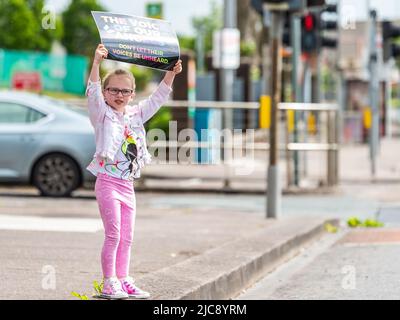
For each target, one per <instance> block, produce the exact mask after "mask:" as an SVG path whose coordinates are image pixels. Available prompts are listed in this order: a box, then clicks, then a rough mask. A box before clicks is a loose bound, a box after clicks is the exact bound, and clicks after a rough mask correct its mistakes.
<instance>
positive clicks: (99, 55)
mask: <svg viewBox="0 0 400 320" xmlns="http://www.w3.org/2000/svg"><path fill="white" fill-rule="evenodd" d="M107 55H108V50H107V49H106V47H105V46H104V45H103V44H102V43H100V44H99V45H98V46H97V48H96V52H95V54H94V59H93V65H92V70H91V71H90V76H89V79H90V81H92V82H97V81H100V64H101V62H102V61H103V60H104V58H107Z"/></svg>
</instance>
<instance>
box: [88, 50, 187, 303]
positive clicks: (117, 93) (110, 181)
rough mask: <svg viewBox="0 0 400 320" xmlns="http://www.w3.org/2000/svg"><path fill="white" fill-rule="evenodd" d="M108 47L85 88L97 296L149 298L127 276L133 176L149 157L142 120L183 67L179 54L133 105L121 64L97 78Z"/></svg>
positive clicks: (99, 53)
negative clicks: (98, 231)
mask: <svg viewBox="0 0 400 320" xmlns="http://www.w3.org/2000/svg"><path fill="white" fill-rule="evenodd" d="M107 55H108V51H107V49H106V48H105V46H104V45H103V44H99V45H98V47H97V49H96V52H95V57H94V61H93V66H92V70H91V72H90V77H89V81H88V86H87V89H86V95H87V96H88V109H89V118H90V121H91V123H92V125H93V127H94V129H95V136H96V153H95V155H94V157H93V160H92V162H91V163H90V164H89V166H88V167H87V169H88V170H89V171H90V172H92V173H93V174H94V175H95V176H96V177H97V179H96V184H95V193H96V200H97V202H98V205H99V211H100V215H101V218H102V220H103V225H104V231H105V240H104V244H103V248H102V252H101V265H102V270H103V277H104V284H103V290H102V293H101V297H103V298H109V299H124V298H128V297H134V298H148V297H149V296H150V294H149V293H148V292H146V291H144V290H142V289H140V288H138V287H137V286H136V285H135V282H134V280H133V278H132V277H130V276H129V263H130V253H131V245H132V239H133V230H134V224H135V216H136V200H135V193H134V188H133V182H132V181H133V180H134V179H135V178H139V177H140V169H141V168H142V167H143V166H144V165H145V164H147V163H149V162H150V161H151V156H150V154H149V152H148V150H147V146H146V135H145V129H144V126H143V124H144V123H145V122H146V121H148V120H149V119H150V118H151V117H152V116H153V115H154V114H155V113H156V112H157V111H158V109H160V107H161V106H162V105H163V104H164V103H165V102H166V101H167V100H168V96H169V94H170V93H171V91H172V89H171V86H172V83H173V81H174V78H175V75H177V74H178V73H180V72H181V71H182V62H181V60H179V61H178V62H177V63H176V64H175V66H174V68H173V70H171V71H167V73H166V75H165V77H164V79H163V80H162V81H161V83H160V84H159V86H158V88H157V89H156V90H155V91H154V92H153V94H152V95H151V96H150V97H149V98H147V99H145V100H143V101H140V102H139V103H138V104H137V105H129V102H131V101H132V100H133V99H134V97H135V79H134V77H133V75H132V74H131V73H130V72H129V71H126V70H122V69H117V70H115V71H113V72H111V73H109V74H108V75H107V76H106V77H105V78H104V79H103V83H102V84H101V81H100V77H99V66H100V63H101V62H102V61H103V59H104V58H106V57H107Z"/></svg>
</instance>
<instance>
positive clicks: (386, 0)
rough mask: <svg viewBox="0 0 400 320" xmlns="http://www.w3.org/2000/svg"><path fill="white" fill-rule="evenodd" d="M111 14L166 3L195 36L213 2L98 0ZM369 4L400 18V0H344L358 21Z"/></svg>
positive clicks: (52, 0) (170, 15)
mask: <svg viewBox="0 0 400 320" xmlns="http://www.w3.org/2000/svg"><path fill="white" fill-rule="evenodd" d="M70 1H71V0H47V1H46V4H47V5H50V6H52V7H54V9H55V10H56V12H61V11H62V10H63V9H65V7H66V6H68V4H69V3H70ZM214 1H215V2H216V3H217V4H221V5H222V4H223V2H224V1H223V0H214ZM98 2H99V3H101V4H102V5H103V6H104V7H106V8H107V9H108V10H109V11H111V12H115V13H124V14H130V15H136V16H144V15H145V5H146V3H147V2H163V3H164V19H165V20H168V21H169V22H171V23H172V26H173V27H174V28H175V31H176V32H177V33H178V34H185V35H194V30H193V28H192V25H191V18H192V17H194V16H204V15H208V14H209V12H210V7H211V6H210V0H154V1H149V0H98ZM368 2H370V3H371V7H372V8H374V9H377V11H378V19H379V20H381V19H389V20H395V19H400V1H399V0H342V3H343V5H346V6H352V7H353V8H355V10H354V13H355V16H356V17H355V18H356V20H363V19H365V17H366V12H367V7H368V5H367V4H368Z"/></svg>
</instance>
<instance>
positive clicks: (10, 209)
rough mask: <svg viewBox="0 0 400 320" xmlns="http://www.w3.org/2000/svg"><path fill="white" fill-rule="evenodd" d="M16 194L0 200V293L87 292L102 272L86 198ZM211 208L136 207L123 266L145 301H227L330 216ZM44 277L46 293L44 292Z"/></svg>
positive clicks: (62, 295)
mask: <svg viewBox="0 0 400 320" xmlns="http://www.w3.org/2000/svg"><path fill="white" fill-rule="evenodd" d="M19 197H20V196H15V197H9V198H6V197H3V196H0V203H1V205H0V229H2V230H1V232H0V274H1V275H2V286H1V288H2V290H1V292H0V299H76V298H74V297H72V296H71V294H70V293H71V292H72V291H76V292H78V293H80V294H86V295H88V296H89V298H92V297H91V295H92V293H94V290H93V287H92V284H93V281H94V280H97V281H100V280H101V277H102V276H101V269H100V250H101V245H102V242H103V231H102V225H101V221H100V219H99V218H98V213H97V205H96V202H95V200H94V199H93V198H90V197H87V198H82V199H75V200H71V199H58V200H54V199H45V200H43V199H38V198H35V197H31V198H26V199H24V200H19ZM149 201H151V199H149ZM143 202H144V204H143ZM211 206H212V204H207V207H204V209H201V208H195V209H192V208H188V207H184V208H175V209H171V208H163V207H162V206H160V207H159V208H156V207H154V206H153V207H149V206H148V205H147V204H146V202H145V201H142V204H141V205H139V206H138V216H137V219H136V227H135V238H134V245H133V251H132V257H131V272H132V274H133V275H134V276H135V278H136V279H137V282H138V284H139V285H141V286H142V287H143V288H145V289H147V290H149V291H150V292H151V293H152V298H153V299H228V298H231V297H233V296H235V295H237V294H238V293H239V292H240V291H241V290H243V289H244V288H245V287H248V286H249V285H251V284H252V283H254V282H255V281H257V280H258V279H259V278H260V277H262V276H263V275H265V273H267V272H269V271H271V270H273V269H274V268H275V267H276V266H277V265H278V264H280V263H282V262H283V261H285V260H287V259H289V258H290V257H292V256H294V255H296V254H298V253H299V252H300V250H302V248H304V247H305V246H307V245H308V244H309V243H310V242H311V241H315V240H316V239H318V238H319V237H321V236H322V235H323V234H325V233H326V231H325V229H324V224H325V222H327V221H330V220H331V219H330V218H328V217H306V216H295V217H282V218H281V219H279V220H277V221H275V220H268V219H265V218H264V215H263V214H261V213H257V212H245V211H240V210H234V211H232V210H224V209H222V208H219V209H217V208H214V209H210V207H211ZM29 214H31V215H30V216H28V215H29ZM10 216H11V217H10ZM5 217H8V218H7V219H5ZM332 223H336V222H335V221H333V222H332ZM78 227H79V228H78ZM85 228H87V230H85ZM53 275H54V279H55V280H56V283H55V290H53V289H51V288H50V289H47V290H46V288H48V287H47V284H48V282H49V279H52V276H53Z"/></svg>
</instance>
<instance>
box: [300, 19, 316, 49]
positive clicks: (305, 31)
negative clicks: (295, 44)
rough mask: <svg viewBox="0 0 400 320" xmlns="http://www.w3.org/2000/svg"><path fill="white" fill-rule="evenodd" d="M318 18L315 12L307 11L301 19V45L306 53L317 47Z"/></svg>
mask: <svg viewBox="0 0 400 320" xmlns="http://www.w3.org/2000/svg"><path fill="white" fill-rule="evenodd" d="M317 23H318V19H317V15H316V14H315V13H311V12H309V13H307V14H306V15H305V16H304V17H303V18H302V19H301V25H302V32H301V47H302V50H303V51H304V52H306V53H312V52H314V51H317V50H318V48H319V43H318V40H319V39H318V25H317Z"/></svg>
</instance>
